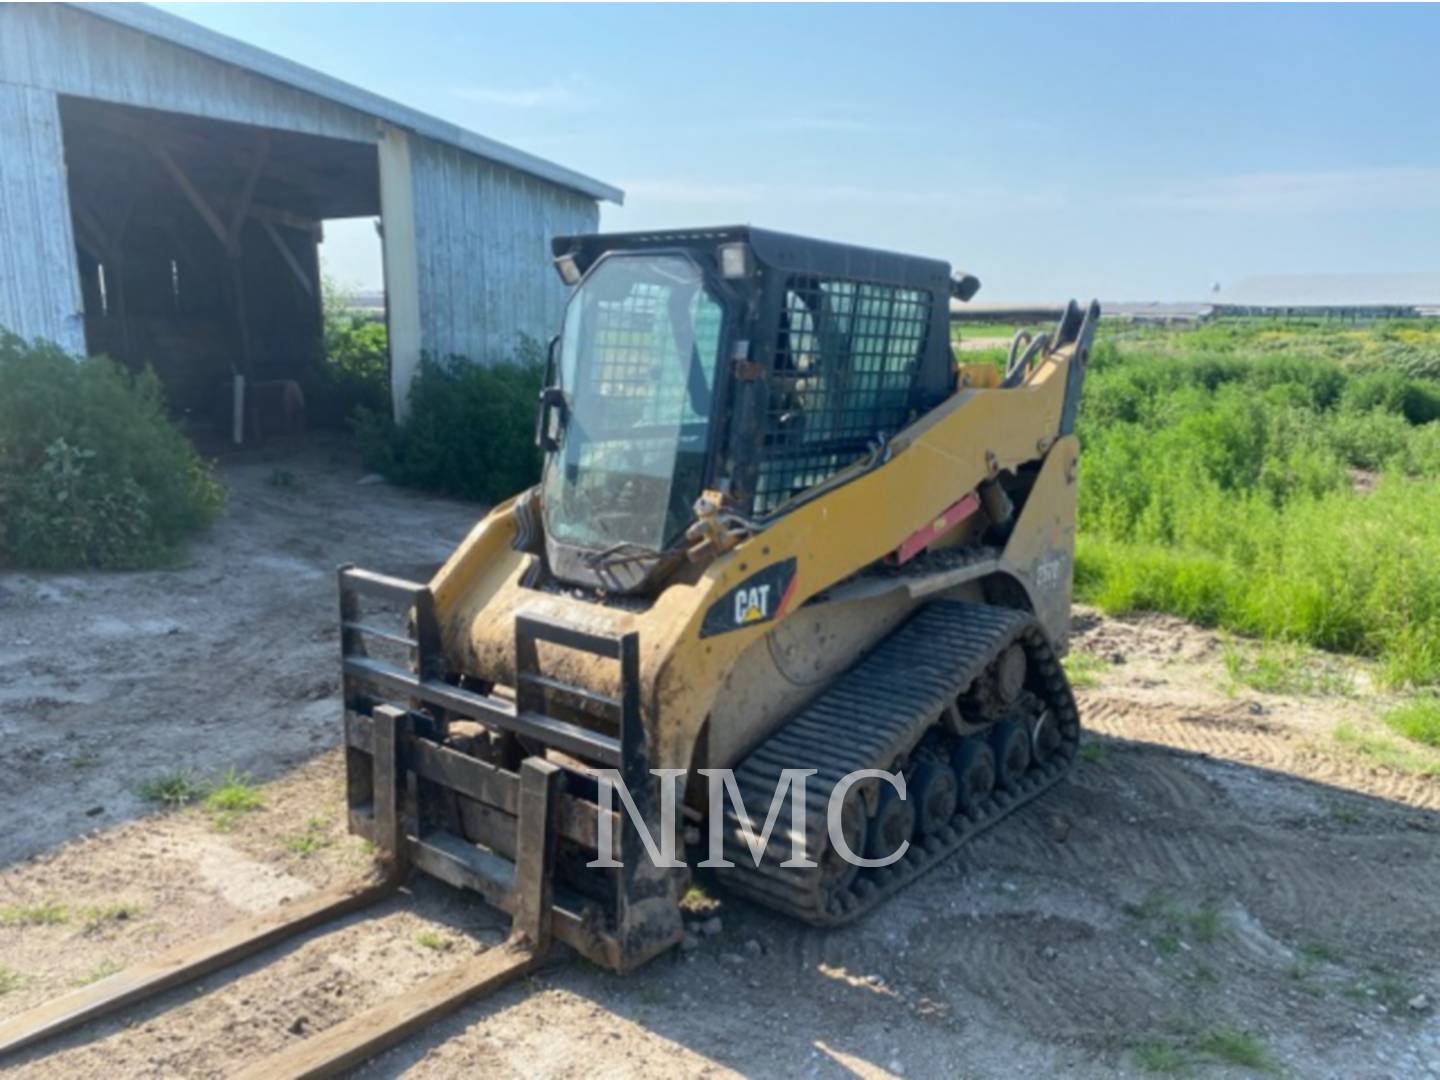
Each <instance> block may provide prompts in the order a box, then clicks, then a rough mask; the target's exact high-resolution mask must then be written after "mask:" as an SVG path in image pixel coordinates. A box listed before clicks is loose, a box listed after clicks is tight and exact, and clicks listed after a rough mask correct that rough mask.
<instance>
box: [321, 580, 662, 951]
mask: <svg viewBox="0 0 1440 1080" xmlns="http://www.w3.org/2000/svg"><path fill="white" fill-rule="evenodd" d="M339 585H340V641H341V658H342V663H341V672H342V676H341V678H342V696H343V701H344V710H345V766H346V770H345V771H346V802H347V805H348V817H349V828H350V831H351V832H352V833H354V834H355V835H358V836H362V837H364V838H365V839H367V840H369V841H370V842H371V843H373V844H374V845H375V847H376V848H377V849H379V850H380V851H381V852H383V853H384V854H385V855H386V856H387V857H389V858H390V859H392V860H394V862H395V863H396V865H397V867H404V868H408V867H413V868H415V869H417V870H420V871H422V872H424V873H426V874H429V875H430V876H432V877H435V878H439V879H440V880H441V881H444V882H447V883H448V884H450V885H453V886H455V887H457V888H462V889H470V890H473V891H474V892H476V893H479V894H480V896H481V897H483V898H484V899H485V900H486V902H488V903H490V904H492V905H494V906H495V907H497V908H499V909H500V910H502V911H504V912H506V913H507V914H509V915H510V916H511V917H512V918H513V919H514V930H515V931H516V932H517V933H520V934H522V935H524V936H525V938H527V939H528V940H529V941H531V942H532V943H533V944H535V945H536V946H538V947H540V948H543V947H544V946H546V945H548V943H549V942H550V940H551V939H552V938H553V939H556V940H559V941H562V942H564V943H565V944H566V945H569V946H570V947H572V948H573V949H575V950H576V951H577V952H579V953H580V954H581V955H583V956H585V957H586V958H587V959H589V960H592V961H593V962H595V963H597V964H600V965H602V966H604V967H607V968H610V969H612V970H615V971H628V970H630V969H632V968H634V967H636V966H638V965H640V964H642V963H644V962H645V961H646V960H648V959H650V958H651V957H653V956H655V955H656V954H657V953H660V952H663V951H664V950H665V949H667V948H668V947H670V946H671V945H673V944H675V943H676V942H677V941H679V939H680V937H681V936H682V934H683V927H682V925H681V922H680V915H679V911H678V908H676V907H675V905H674V904H673V902H671V903H653V902H651V903H647V902H646V901H647V900H648V899H654V898H660V897H663V895H664V894H666V893H669V892H670V891H672V887H671V886H669V885H667V884H666V883H665V882H664V881H663V880H662V879H661V878H660V877H659V876H658V875H663V874H665V873H666V871H664V870H661V869H657V868H656V867H654V866H653V865H652V864H651V863H650V861H649V860H648V859H647V858H645V857H643V852H644V848H643V846H642V844H641V842H640V839H639V835H638V830H637V826H636V824H635V822H634V821H633V820H632V818H631V817H630V816H629V815H628V814H626V813H624V812H623V811H617V810H615V809H613V808H609V807H602V806H600V804H599V784H598V782H597V775H596V773H597V770H614V771H615V772H616V773H618V774H619V778H620V780H621V781H622V782H623V783H624V785H625V788H626V789H627V790H628V791H629V793H630V795H631V798H632V799H633V800H634V803H635V808H636V809H637V810H638V811H639V816H640V817H641V818H642V819H643V820H644V821H645V822H646V823H647V825H648V826H649V827H650V828H651V831H652V834H653V833H654V832H655V830H656V828H657V827H658V825H659V823H658V821H657V819H656V799H655V787H654V782H653V780H652V778H651V776H650V773H649V759H648V756H647V754H646V747H645V734H644V729H643V726H642V723H641V719H640V679H639V667H640V652H639V635H638V634H636V633H633V632H632V633H627V634H624V635H622V636H619V637H610V636H604V635H599V634H594V633H590V632H587V631H584V630H579V629H576V628H573V627H568V626H563V625H559V624H557V623H554V622H551V621H549V620H545V619H541V618H537V617H531V616H525V615H521V616H519V617H517V618H516V620H515V654H516V658H517V667H518V671H517V676H516V686H515V689H514V696H513V699H512V698H509V697H507V696H503V695H502V694H501V693H497V692H495V691H494V689H493V688H491V692H488V693H481V692H478V691H477V690H476V689H471V688H467V687H466V686H463V685H459V684H458V683H457V682H453V681H451V680H450V679H447V678H446V673H445V670H444V664H443V660H442V658H441V656H440V652H439V640H440V638H439V630H438V627H437V625H436V619H435V604H434V597H433V595H432V593H431V591H430V588H429V587H428V586H426V585H421V584H418V583H415V582H409V581H403V580H401V579H399V578H394V577H388V576H385V575H382V574H376V573H373V572H371V571H367V570H359V569H356V568H354V567H352V566H344V567H341V568H340V571H339ZM362 597H369V598H371V599H374V600H378V601H380V602H381V603H384V604H386V605H387V606H390V607H393V608H397V609H399V610H400V611H403V612H408V613H409V627H408V633H406V634H397V633H394V632H392V631H388V630H385V629H382V628H380V627H377V626H374V625H371V624H367V623H365V622H363V621H362V604H361V599H362ZM539 642H548V643H550V644H551V645H553V646H557V647H560V648H564V649H571V650H576V651H579V652H582V653H588V654H591V655H593V656H596V657H600V658H602V659H605V660H610V661H613V662H615V663H616V664H618V665H619V676H620V677H619V686H620V694H619V696H618V697H602V696H601V695H597V694H595V693H593V692H591V691H589V690H585V689H583V688H581V687H575V686H568V685H566V684H564V683H561V682H559V681H558V680H556V679H555V678H553V677H551V676H548V675H542V674H540V673H539V672H538V671H536V670H535V664H534V658H535V654H536V644H537V643H539ZM376 643H385V644H386V645H388V646H389V647H390V648H391V650H392V651H393V650H395V649H399V650H403V651H407V652H408V653H409V654H410V656H409V663H408V664H406V665H405V666H401V665H400V664H399V663H392V662H388V661H387V660H385V659H380V658H377V657H374V656H371V655H370V654H369V651H368V649H367V645H371V646H373V645H375V644H376ZM527 659H528V662H527ZM547 695H557V696H566V695H569V696H571V697H575V698H581V699H584V701H585V703H586V705H587V706H588V709H589V711H590V712H593V713H604V714H607V715H608V716H609V717H610V718H611V720H612V723H613V733H607V732H605V731H600V730H594V729H592V728H590V727H584V726H581V725H579V724H576V723H573V722H571V721H568V720H562V719H558V718H556V717H553V716H548V715H546V714H545V712H544V708H545V700H546V697H547ZM465 722H468V724H466V723H465ZM477 724H478V725H481V726H482V728H483V732H481V738H479V739H478V740H477V739H475V738H474V737H473V736H472V737H469V738H467V737H465V736H464V735H461V736H457V735H456V732H457V730H459V729H461V728H462V727H466V728H473V726H474V725H477ZM487 736H488V738H487ZM496 736H499V737H500V738H498V739H497V738H495V737H496ZM467 743H469V744H471V745H479V746H480V747H481V748H482V749H483V750H485V751H486V752H485V753H484V756H478V755H477V754H474V753H467V752H466V750H465V749H464V748H463V747H465V746H466V745H467ZM496 744H500V745H502V746H503V747H504V749H503V750H502V751H501V752H500V753H498V754H496V753H494V752H491V747H492V746H494V745H496ZM602 830H609V835H610V838H611V850H612V851H613V852H614V854H615V858H616V859H617V860H618V861H619V862H620V863H621V864H622V865H621V867H620V868H618V869H607V868H603V867H589V866H587V865H586V864H587V863H588V862H590V861H591V860H592V859H594V857H595V855H596V854H597V853H598V851H599V845H600V837H601V835H602ZM671 873H673V872H671Z"/></svg>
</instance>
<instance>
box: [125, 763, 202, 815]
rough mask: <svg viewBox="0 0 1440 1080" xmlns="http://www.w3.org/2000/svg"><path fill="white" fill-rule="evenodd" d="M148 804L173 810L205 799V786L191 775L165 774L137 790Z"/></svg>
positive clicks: (150, 780) (143, 784)
mask: <svg viewBox="0 0 1440 1080" xmlns="http://www.w3.org/2000/svg"><path fill="white" fill-rule="evenodd" d="M136 791H137V793H138V794H139V796H140V797H141V798H142V799H144V800H145V801H146V802H153V803H161V804H163V805H165V806H168V807H171V808H172V809H173V808H175V807H179V806H185V805H188V804H189V803H192V802H195V801H196V800H198V799H200V798H203V797H204V795H205V785H204V784H203V783H202V782H201V781H200V780H198V779H196V778H195V777H194V776H192V775H191V774H189V773H183V772H175V773H165V774H163V775H161V776H156V777H152V778H151V779H149V780H146V781H145V782H144V783H142V784H141V785H140V786H139V788H137V789H136Z"/></svg>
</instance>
